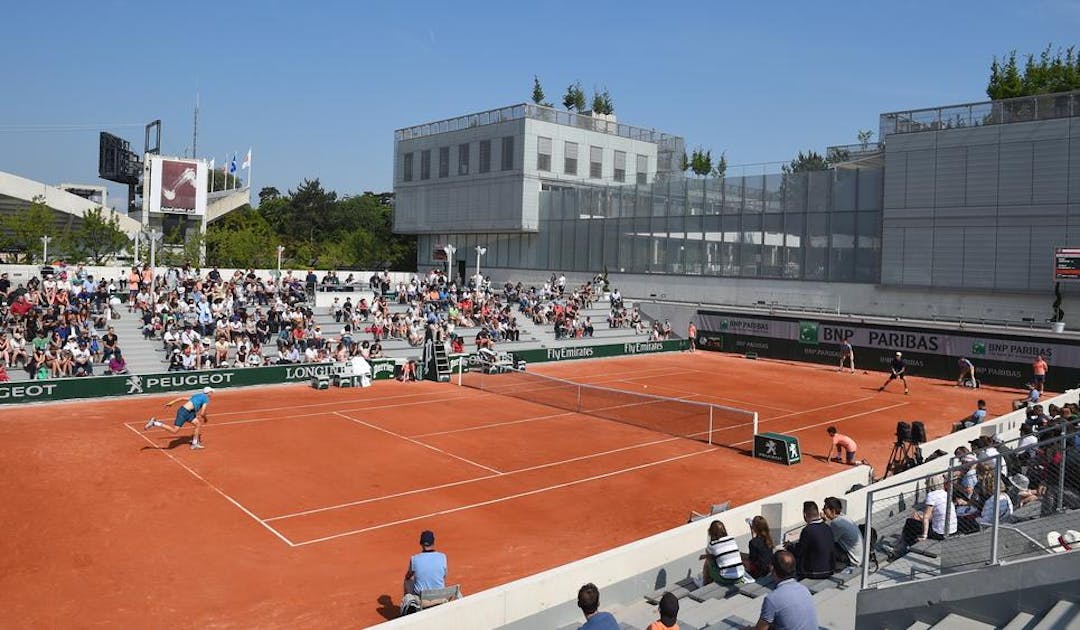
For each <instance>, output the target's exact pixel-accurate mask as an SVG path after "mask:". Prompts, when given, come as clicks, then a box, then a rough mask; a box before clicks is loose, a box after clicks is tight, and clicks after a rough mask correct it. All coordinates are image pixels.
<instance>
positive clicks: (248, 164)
mask: <svg viewBox="0 0 1080 630" xmlns="http://www.w3.org/2000/svg"><path fill="white" fill-rule="evenodd" d="M240 168H251V149H248V152H247V155H245V156H244V163H243V164H242V165H241V166H240Z"/></svg>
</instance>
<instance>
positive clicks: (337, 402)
mask: <svg viewBox="0 0 1080 630" xmlns="http://www.w3.org/2000/svg"><path fill="white" fill-rule="evenodd" d="M283 384H286V383H283ZM219 391H221V392H224V391H225V390H219ZM436 395H440V396H441V395H442V392H415V393H412V394H398V395H396V396H380V397H378V398H372V399H371V400H372V401H381V400H391V399H393V398H411V397H413V396H436ZM356 402H360V401H359V400H355V399H354V400H332V401H329V402H321V403H311V404H309V405H291V406H289V407H288V408H289V409H305V408H307V407H324V406H326V405H340V404H343V403H344V404H351V403H356ZM432 402H434V401H432ZM282 408H283V407H263V408H260V409H245V410H244V411H219V412H215V413H214V415H216V416H235V415H237V414H241V413H258V412H260V411H277V410H279V409H282Z"/></svg>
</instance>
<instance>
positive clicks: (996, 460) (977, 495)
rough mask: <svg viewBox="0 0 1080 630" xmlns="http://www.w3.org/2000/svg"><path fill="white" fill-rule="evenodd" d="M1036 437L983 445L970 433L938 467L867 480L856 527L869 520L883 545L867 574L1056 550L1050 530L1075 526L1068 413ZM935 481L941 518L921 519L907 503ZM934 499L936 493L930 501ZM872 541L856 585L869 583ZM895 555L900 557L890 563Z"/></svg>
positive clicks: (1079, 515)
mask: <svg viewBox="0 0 1080 630" xmlns="http://www.w3.org/2000/svg"><path fill="white" fill-rule="evenodd" d="M987 439H989V438H986V437H983V438H980V440H987ZM1036 439H1037V440H1038V441H1037V442H1034V443H1031V438H1027V439H1026V440H1025V438H1024V436H1020V437H1016V438H1012V439H1009V440H1004V441H1001V442H994V443H993V444H988V445H981V444H976V443H975V442H978V440H976V441H973V443H972V445H973V448H977V449H978V451H977V454H976V455H975V456H974V458H972V457H971V456H970V455H969V456H967V458H966V459H963V458H960V457H956V456H955V455H952V456H950V458H949V460H948V467H947V468H946V469H944V470H942V469H940V468H939V469H938V470H937V471H936V472H932V473H927V474H924V475H921V476H919V477H916V478H909V479H905V480H903V481H899V482H895V483H891V484H881V485H880V487H878V486H872V489H870V490H869V491H868V492H867V494H866V531H867V532H870V531H875V530H876V532H877V534H878V536H879V546H881V545H883V546H884V547H883V548H881V549H879V550H878V551H879V552H883V551H888V552H889V553H890V554H891V558H890V559H891V560H893V562H892V563H890V564H888V565H886V566H884V567H882V568H881V569H879V570H878V572H877V573H876V574H875V579H874V582H873V584H874V585H878V584H882V583H886V582H889V581H900V580H903V579H909V578H914V577H916V576H917V575H919V574H922V575H928V576H935V575H943V574H948V573H957V572H961V571H967V570H974V569H977V568H979V567H981V566H985V565H992V564H997V563H999V562H1001V561H1003V560H1014V559H1019V558H1024V557H1033V556H1039V555H1047V554H1051V553H1056V552H1061V551H1064V550H1066V549H1067V547H1066V546H1065V545H1064V544H1062V543H1061V542H1059V541H1058V540H1057V539H1056V537H1054V536H1053V534H1052V533H1051V532H1057V533H1059V534H1062V535H1063V534H1065V533H1066V532H1067V531H1068V530H1080V431H1078V427H1077V425H1076V421H1075V419H1073V420H1072V421H1071V422H1069V421H1065V420H1061V419H1058V420H1056V421H1054V422H1052V423H1051V424H1049V425H1047V427H1046V428H1045V429H1044V430H1042V431H1041V433H1040V434H1039V435H1038V437H1037V438H1036ZM1021 440H1025V441H1024V443H1023V445H1021V442H1020V441H1021ZM990 449H992V450H990ZM939 454H940V453H939ZM942 490H943V491H944V492H945V495H946V498H947V500H945V501H944V509H945V514H944V518H942V519H941V520H940V522H939V521H938V519H937V515H933V514H931V517H930V518H931V524H930V525H928V526H926V527H925V528H924V527H923V525H922V522H921V521H918V520H917V517H916V516H915V515H916V514H920V513H923V510H922V509H921V508H920V509H916V510H914V511H913V510H912V509H911V508H912V507H917V506H925V504H926V503H927V501H928V495H929V494H930V493H931V492H940V491H942ZM941 499H942V497H941V495H940V494H937V495H936V496H935V497H934V503H938V504H940V501H941ZM935 523H937V524H938V525H940V527H941V529H942V530H943V531H938V530H937V529H935V528H934V524H935ZM922 531H928V532H931V533H930V536H929V540H927V539H924V538H922V537H921V536H919V534H921V532H922ZM1050 538H1054V539H1053V540H1051V539H1050ZM890 543H891V544H890ZM1073 548H1080V543H1078V544H1077V545H1075V546H1074V547H1073ZM872 551H873V549H872V548H871V545H869V544H867V545H864V548H863V559H862V560H863V562H862V580H861V587H862V588H866V587H867V586H868V585H869V584H870V579H871V578H870V568H869V561H870V554H871V552H872ZM900 558H904V559H905V560H907V561H906V562H903V563H902V564H899V565H897V564H896V563H897V562H898V561H899V559H900ZM897 566H899V567H900V568H899V569H898V568H896V567H897Z"/></svg>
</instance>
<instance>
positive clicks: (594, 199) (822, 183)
mask: <svg viewBox="0 0 1080 630" xmlns="http://www.w3.org/2000/svg"><path fill="white" fill-rule="evenodd" d="M881 187H882V169H881V168H861V169H855V168H851V169H833V170H827V171H814V172H808V173H796V174H771V175H754V176H746V177H734V178H727V179H694V178H685V177H674V178H665V179H664V180H659V181H656V182H654V183H653V184H644V185H642V184H638V185H630V186H588V185H580V184H575V185H569V186H568V185H565V184H563V183H560V184H554V183H551V184H548V183H544V184H542V186H541V191H540V193H539V194H540V199H539V201H540V228H539V230H538V231H537V232H536V233H517V234H440V235H421V236H420V237H419V238H420V243H419V256H420V260H419V261H418V262H419V264H420V267H421V268H422V269H423V268H426V267H431V266H433V265H438V264H439V263H436V262H435V261H433V260H432V259H431V251H432V246H433V245H434V244H437V243H452V244H454V245H455V246H457V248H458V251H459V252H472V251H473V248H474V247H475V246H476V245H484V246H486V247H487V248H488V253H487V255H486V256H485V257H484V259H483V260H482V261H481V267H500V268H509V269H543V270H562V271H587V272H598V271H600V270H602V269H603V268H604V267H605V266H606V267H607V268H608V269H609V270H610V271H613V272H614V271H618V272H621V273H662V274H689V275H703V276H722V277H735V278H775V279H791V280H827V281H830V282H868V283H876V282H878V281H879V278H880V275H881V273H880V260H881V215H882V197H881ZM468 260H469V267H470V269H471V267H472V266H473V265H474V264H475V259H474V258H473V257H469V258H468ZM470 273H471V271H470Z"/></svg>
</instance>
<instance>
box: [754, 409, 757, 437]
mask: <svg viewBox="0 0 1080 630" xmlns="http://www.w3.org/2000/svg"><path fill="white" fill-rule="evenodd" d="M757 434H758V417H757V412H756V411H755V412H754V435H757Z"/></svg>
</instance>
